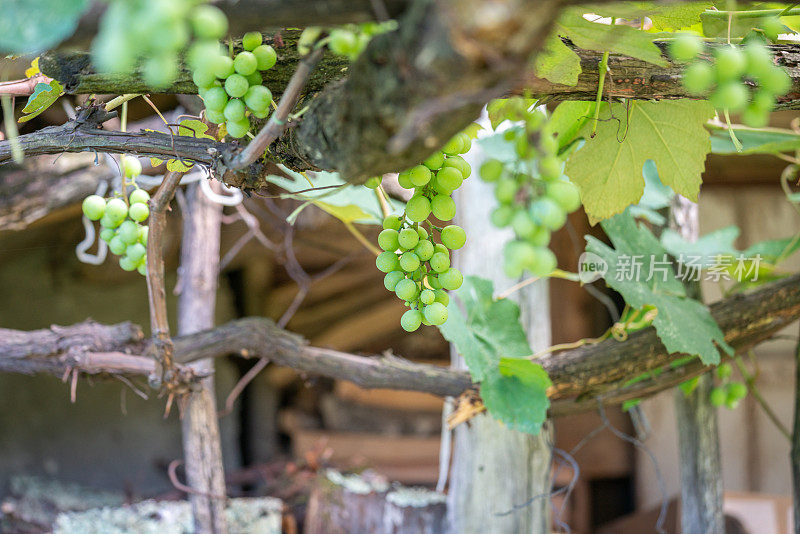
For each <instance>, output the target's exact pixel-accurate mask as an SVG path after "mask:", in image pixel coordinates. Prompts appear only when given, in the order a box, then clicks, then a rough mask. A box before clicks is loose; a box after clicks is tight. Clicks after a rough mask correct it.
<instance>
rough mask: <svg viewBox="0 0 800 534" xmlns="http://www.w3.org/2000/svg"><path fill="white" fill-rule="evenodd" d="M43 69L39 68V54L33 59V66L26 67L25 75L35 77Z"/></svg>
mask: <svg viewBox="0 0 800 534" xmlns="http://www.w3.org/2000/svg"><path fill="white" fill-rule="evenodd" d="M41 72H42V71H41V70H39V56H36V57H35V58H33V61H31V66H30V67H28V68H27V69H25V77H26V78H33V77H34V76H36V75H37V74H40V73H41Z"/></svg>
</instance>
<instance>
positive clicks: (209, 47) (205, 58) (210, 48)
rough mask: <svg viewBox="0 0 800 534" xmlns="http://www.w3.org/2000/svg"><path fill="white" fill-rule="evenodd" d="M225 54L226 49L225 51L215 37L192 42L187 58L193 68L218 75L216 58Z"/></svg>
mask: <svg viewBox="0 0 800 534" xmlns="http://www.w3.org/2000/svg"><path fill="white" fill-rule="evenodd" d="M224 55H225V51H223V49H222V46H221V45H220V43H219V42H218V41H217V40H216V39H214V40H208V41H195V42H194V43H192V46H191V47H189V52H188V53H187V54H186V58H187V61H188V63H189V66H190V67H191V68H192V70H206V71H209V72H211V73H212V74H214V75H215V76H216V73H215V72H214V66H215V65H216V61H215V58H217V57H220V56H224Z"/></svg>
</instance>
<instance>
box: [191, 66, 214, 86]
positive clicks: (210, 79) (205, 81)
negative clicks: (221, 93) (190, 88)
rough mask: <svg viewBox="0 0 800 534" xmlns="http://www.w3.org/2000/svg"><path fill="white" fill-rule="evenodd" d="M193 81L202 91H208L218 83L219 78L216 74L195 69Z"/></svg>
mask: <svg viewBox="0 0 800 534" xmlns="http://www.w3.org/2000/svg"><path fill="white" fill-rule="evenodd" d="M192 81H193V82H194V84H195V85H196V86H197V87H199V88H201V89H207V88H209V87H213V86H214V82H216V81H217V77H216V76H214V73H213V72H211V71H210V70H207V69H195V70H194V72H192Z"/></svg>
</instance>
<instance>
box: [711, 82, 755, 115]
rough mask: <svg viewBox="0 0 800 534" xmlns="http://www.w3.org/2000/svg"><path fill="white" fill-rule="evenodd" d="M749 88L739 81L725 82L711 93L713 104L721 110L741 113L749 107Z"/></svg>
mask: <svg viewBox="0 0 800 534" xmlns="http://www.w3.org/2000/svg"><path fill="white" fill-rule="evenodd" d="M749 96H750V95H749V93H748V91H747V87H745V86H744V85H742V84H741V83H740V82H738V81H730V82H725V83H723V84H720V85H719V86H717V88H716V89H715V90H714V92H713V93H711V98H710V100H711V103H712V104H714V107H716V108H719V109H727V110H730V111H734V112H735V111H739V110H741V109H743V108H744V107H745V106H746V105H747V101H748V99H749Z"/></svg>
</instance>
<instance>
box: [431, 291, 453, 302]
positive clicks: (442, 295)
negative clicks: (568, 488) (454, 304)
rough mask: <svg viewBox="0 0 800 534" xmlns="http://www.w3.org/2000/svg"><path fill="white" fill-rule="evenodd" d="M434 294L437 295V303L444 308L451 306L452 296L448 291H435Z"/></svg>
mask: <svg viewBox="0 0 800 534" xmlns="http://www.w3.org/2000/svg"><path fill="white" fill-rule="evenodd" d="M433 294H434V295H435V299H434V300H435V302H439V303H441V304H443V305H444V306H447V305H448V304H450V295H448V294H447V291H444V290H443V289H434V290H433Z"/></svg>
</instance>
